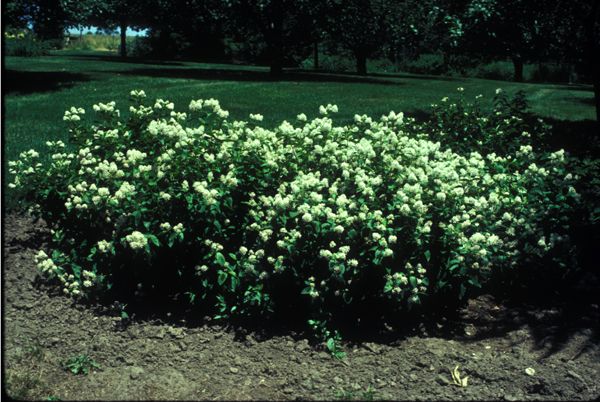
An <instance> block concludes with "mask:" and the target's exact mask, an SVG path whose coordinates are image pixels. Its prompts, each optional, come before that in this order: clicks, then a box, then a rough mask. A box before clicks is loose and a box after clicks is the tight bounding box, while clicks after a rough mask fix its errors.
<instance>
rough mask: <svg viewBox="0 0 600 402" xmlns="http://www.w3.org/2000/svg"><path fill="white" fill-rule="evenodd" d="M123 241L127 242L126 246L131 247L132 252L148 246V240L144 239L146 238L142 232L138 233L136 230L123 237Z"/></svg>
mask: <svg viewBox="0 0 600 402" xmlns="http://www.w3.org/2000/svg"><path fill="white" fill-rule="evenodd" d="M125 240H126V241H127V244H128V245H129V247H131V249H132V250H139V249H141V248H144V247H146V246H147V245H148V238H146V236H145V235H144V234H143V233H142V232H139V231H137V230H134V231H133V232H131V234H128V235H127V236H125Z"/></svg>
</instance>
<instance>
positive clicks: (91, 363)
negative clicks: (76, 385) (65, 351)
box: [63, 354, 100, 375]
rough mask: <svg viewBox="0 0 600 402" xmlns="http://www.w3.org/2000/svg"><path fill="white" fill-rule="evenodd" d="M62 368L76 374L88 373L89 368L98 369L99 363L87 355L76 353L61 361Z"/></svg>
mask: <svg viewBox="0 0 600 402" xmlns="http://www.w3.org/2000/svg"><path fill="white" fill-rule="evenodd" d="M63 368H64V369H65V370H67V371H70V372H71V373H73V374H75V375H78V374H83V375H88V374H89V372H90V370H91V369H100V365H99V364H98V363H97V362H96V361H95V360H94V359H92V358H91V357H89V356H88V355H84V354H81V355H77V356H73V357H71V358H70V359H69V360H67V361H65V362H64V363H63Z"/></svg>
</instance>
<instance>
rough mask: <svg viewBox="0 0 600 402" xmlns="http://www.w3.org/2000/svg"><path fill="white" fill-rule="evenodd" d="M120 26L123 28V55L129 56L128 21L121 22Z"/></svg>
mask: <svg viewBox="0 0 600 402" xmlns="http://www.w3.org/2000/svg"><path fill="white" fill-rule="evenodd" d="M119 28H120V29H121V51H120V55H121V57H127V23H125V22H121V24H120V26H119Z"/></svg>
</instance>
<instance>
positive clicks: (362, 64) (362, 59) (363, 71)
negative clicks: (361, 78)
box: [356, 53, 367, 75]
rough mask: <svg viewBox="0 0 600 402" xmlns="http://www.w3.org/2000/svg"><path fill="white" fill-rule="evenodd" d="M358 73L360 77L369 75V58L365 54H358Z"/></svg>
mask: <svg viewBox="0 0 600 402" xmlns="http://www.w3.org/2000/svg"><path fill="white" fill-rule="evenodd" d="M356 72H357V73H358V74H360V75H367V56H365V55H364V54H363V53H356Z"/></svg>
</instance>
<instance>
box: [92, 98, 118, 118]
mask: <svg viewBox="0 0 600 402" xmlns="http://www.w3.org/2000/svg"><path fill="white" fill-rule="evenodd" d="M115 106H117V103H116V102H115V101H111V102H108V103H97V104H95V105H93V106H92V109H94V112H96V113H99V114H103V115H106V116H114V117H119V116H120V115H121V112H120V111H119V110H118V109H116V108H115Z"/></svg>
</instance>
